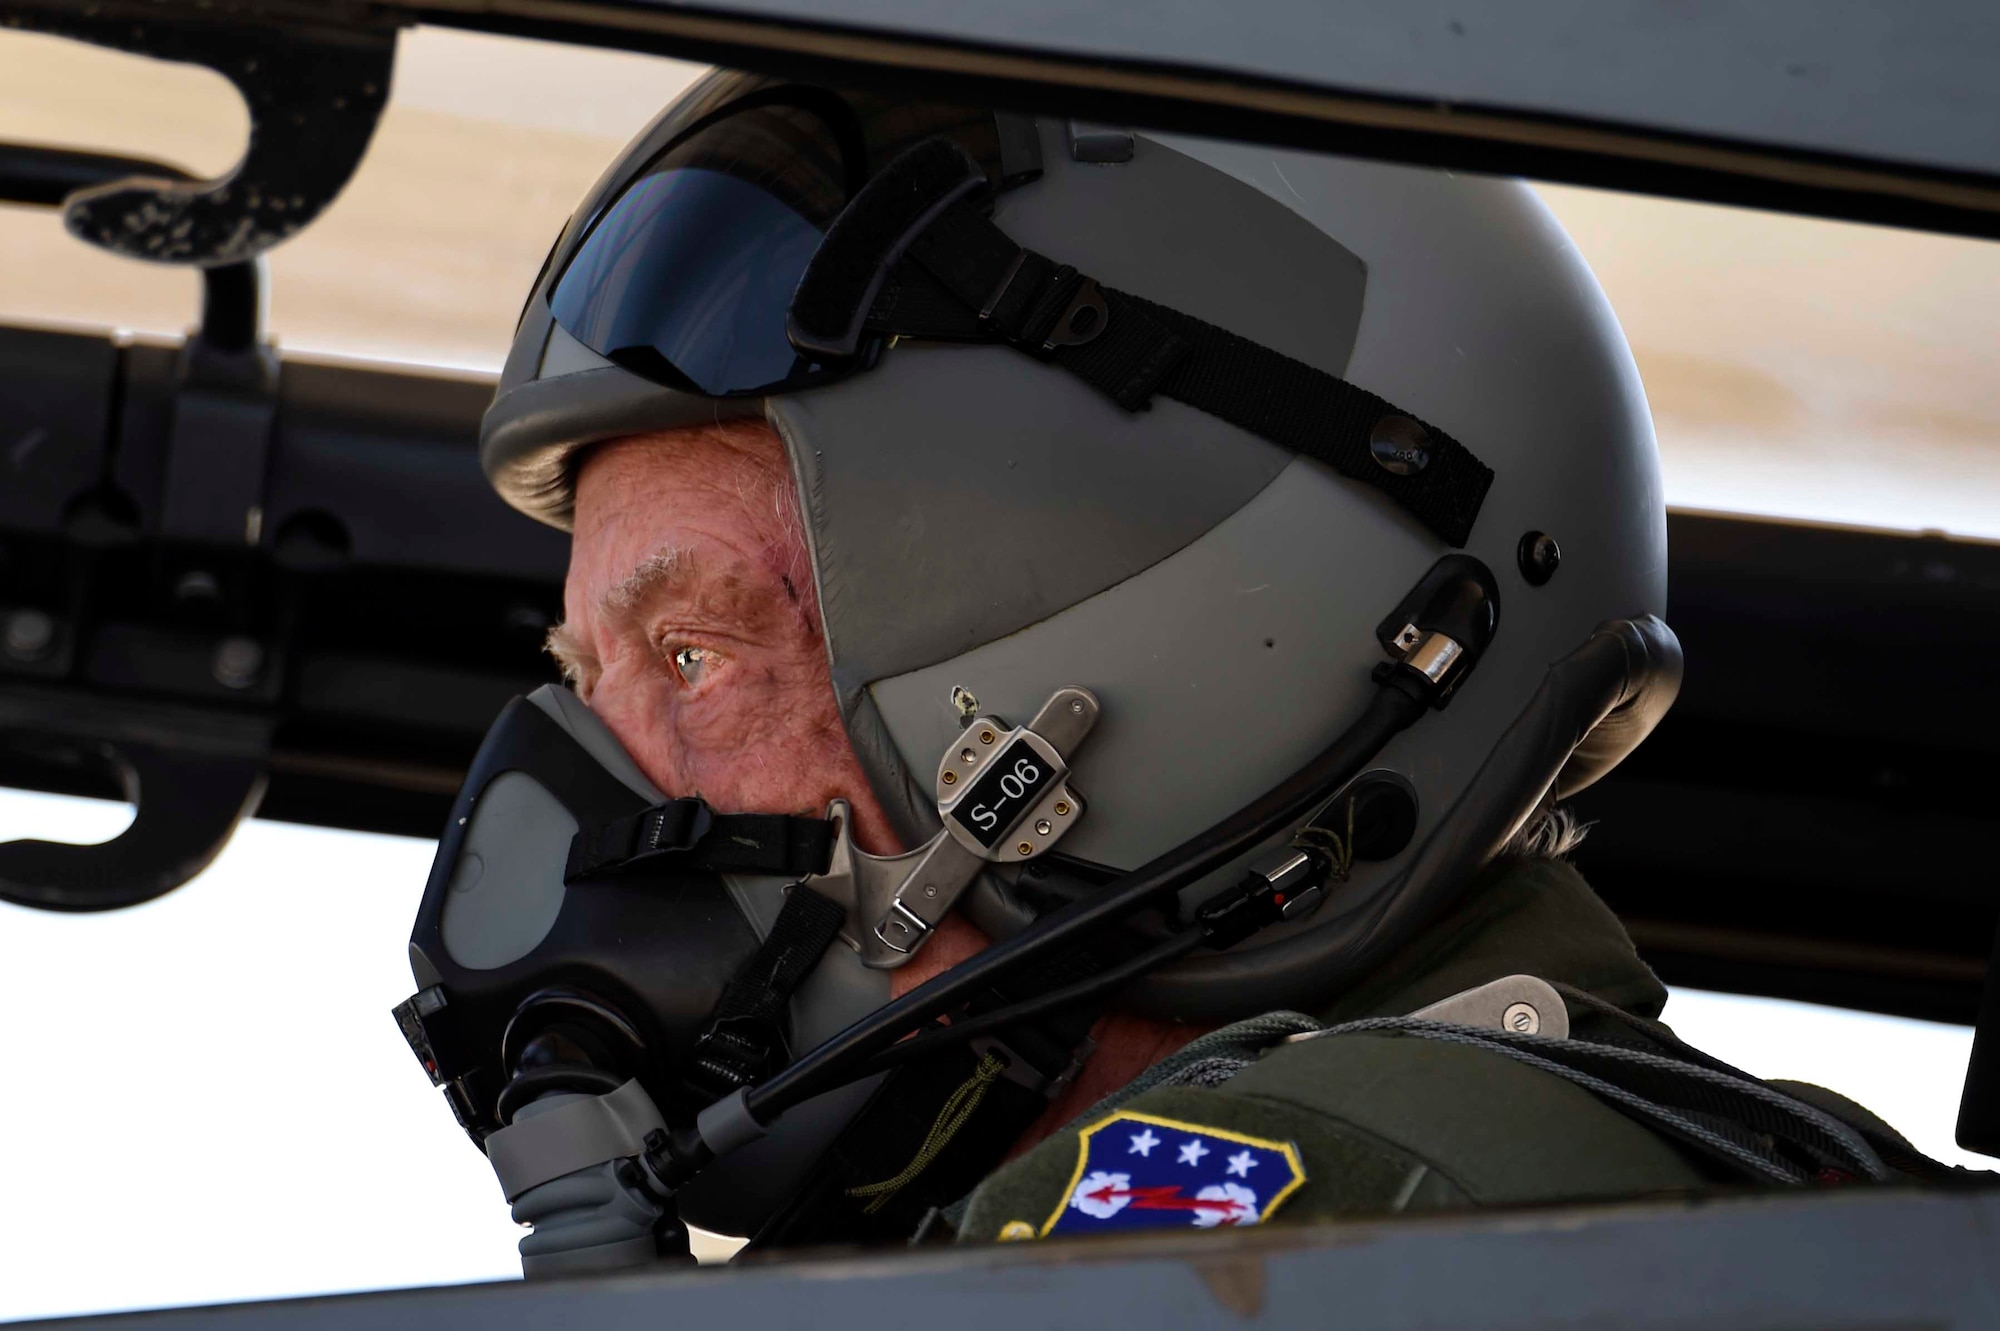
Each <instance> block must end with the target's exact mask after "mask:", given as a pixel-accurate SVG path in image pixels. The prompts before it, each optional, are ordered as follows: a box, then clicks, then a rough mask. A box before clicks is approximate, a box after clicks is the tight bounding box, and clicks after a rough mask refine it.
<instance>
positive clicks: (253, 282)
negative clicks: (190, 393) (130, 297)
mask: <svg viewBox="0 0 2000 1331" xmlns="http://www.w3.org/2000/svg"><path fill="white" fill-rule="evenodd" d="M134 179H138V180H161V181H169V182H186V181H191V180H194V179H195V177H194V176H193V175H192V174H190V173H189V172H186V171H183V170H182V169H181V168H179V167H177V166H172V165H170V164H168V163H166V162H160V161H154V160H152V159H150V158H144V157H124V156H120V155H118V154H116V153H99V152H87V151H85V150H83V149H81V148H52V147H46V146H43V145H39V144H28V143H0V202H6V203H19V204H26V205H28V206H30V207H35V208H60V207H62V206H63V205H64V204H65V203H66V202H68V200H69V198H70V196H71V195H73V194H75V193H76V192H77V191H79V190H85V189H95V188H97V187H99V186H101V185H106V184H109V183H110V182H112V181H116V180H134ZM201 278H202V295H201V325H200V328H201V334H200V335H201V339H202V340H203V341H204V342H205V343H207V344H208V345H209V346H212V347H214V348H215V349H216V350H218V351H226V352H239V351H248V350H249V349H250V348H252V347H254V346H256V345H257V343H258V341H259V340H261V338H262V337H263V331H264V265H263V261H262V260H261V259H246V260H242V261H239V262H236V263H225V264H218V265H216V266H213V267H208V268H204V269H202V272H201Z"/></svg>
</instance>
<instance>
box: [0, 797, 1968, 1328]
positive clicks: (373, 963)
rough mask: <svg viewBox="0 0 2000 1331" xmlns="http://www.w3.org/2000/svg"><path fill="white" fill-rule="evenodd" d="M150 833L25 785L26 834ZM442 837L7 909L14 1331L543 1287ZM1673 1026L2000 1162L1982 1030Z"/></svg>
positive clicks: (19, 812) (262, 826)
mask: <svg viewBox="0 0 2000 1331" xmlns="http://www.w3.org/2000/svg"><path fill="white" fill-rule="evenodd" d="M129 817H130V814H129V810H128V809H127V808H126V806H123V805H116V804H108V803H104V802H100V801H95V800H76V799H66V798H62V797H58V796H53V795H39V794H30V793H27V792H23V791H9V790H0V841H4V840H10V839H13V838H15V837H21V836H37V837H42V838H45V839H55V840H68V841H92V840H101V839H103V838H105V837H108V836H110V835H113V834H114V833H116V832H117V831H118V830H120V829H121V828H122V827H123V826H124V825H125V824H126V823H127V822H128V821H129ZM432 849H433V848H432V844H431V843H430V842H427V841H418V840H411V839H407V838H401V837H386V836H370V835H362V834H358V833H352V832H332V831H327V830H324V829H319V828H307V827H299V826H295V825H291V824H285V823H269V822H250V823H247V824H245V825H244V826H243V828H242V829H241V830H240V831H239V832H238V833H237V836H236V839H235V841H234V842H233V843H232V844H231V846H230V847H229V849H228V850H227V851H226V852H225V853H224V854H223V856H222V857H221V858H220V859H219V860H217V861H216V863H215V865H214V866H213V867H211V868H210V869H209V870H208V872H207V873H205V874H203V875H202V876H201V877H200V878H197V879H196V880H195V881H194V882H192V883H190V884H188V885H187V886H186V887H183V888H181V889H180V890H179V891H177V892H173V893H171V894H169V895H168V896H166V897H164V898H162V899H160V900H159V901H156V902H152V903H150V904H148V905H145V906H140V907H136V908H134V909H132V910H126V911H117V912H113V913H110V914H106V915H57V914H50V913H46V912H42V911H33V910H26V909H22V908H20V907H14V906H0V1011H5V1012H8V1013H12V1014H15V1019H14V1021H13V1022H12V1023H10V1027H9V1030H8V1039H7V1046H8V1048H7V1057H8V1059H9V1062H10V1065H11V1066H12V1067H13V1068H14V1069H15V1073H14V1075H13V1076H12V1077H11V1078H10V1080H9V1087H10V1090H9V1094H8V1095H6V1096H5V1097H0V1179H4V1180H5V1181H6V1183H5V1190H6V1198H7V1204H6V1205H5V1206H4V1207H0V1320H10V1319H15V1318H24V1317H35V1316H44V1317H46V1316H53V1315H57V1314H65V1313H84V1312H104V1311H111V1310H115V1309H122V1308H143V1307H156V1306H162V1305H171V1304H191V1303H211V1302H222V1301H229V1300H239V1299H257V1298H276V1297H283V1296H287V1295H303V1294H320V1293H331V1292H336V1291H341V1290H357V1289H381V1288H390V1287H397V1286H408V1285H424V1284H443V1283H449V1282H459V1281H472V1280H502V1279H512V1278H514V1277H515V1276H516V1275H517V1274H518V1272H519V1266H518V1264H517V1259H516V1256H515V1252H514V1244H515V1241H516V1240H517V1239H518V1237H519V1235H520V1233H521V1231H520V1230H518V1229H517V1228H515V1226H514V1225H513V1223H512V1222H511V1221H510V1220H509V1218H508V1215H507V1207H506V1204H505V1202H504V1201H503V1200H502V1199H501V1196H500V1191H499V1187H498V1185H497V1184H496V1183H495V1182H494V1180H493V1175H492V1173H491V1171H490V1170H489V1169H488V1168H487V1166H486V1162H485V1159H484V1157H482V1156H481V1155H480V1154H479V1152H478V1151H477V1150H475V1149H474V1148H473V1146H472V1145H471V1144H470V1143H469V1142H468V1141H467V1140H466V1138H465V1137H464V1136H463V1135H462V1134H461V1133H460V1132H459V1130H458V1127H457V1125H456V1124H455V1123H453V1121H452V1117H451V1113H450V1111H449V1110H447V1109H446V1107H445V1105H444V1103H443V1101H442V1100H441V1099H440V1098H439V1095H438V1092H437V1091H435V1090H434V1089H433V1088H432V1087H431V1085H430V1082H429V1080H428V1079H427V1078H426V1077H425V1076H424V1074H423V1072H422V1070H421V1069H420V1068H419V1067H418V1066H417V1063H416V1060H415V1059H414V1058H413V1057H411V1055H410V1052H409V1048H408V1047H407V1046H406V1045H405V1044H404V1043H403V1040H402V1037H401V1036H400V1035H399V1034H398V1033H397V1030H396V1025H395V1022H394V1021H393V1019H392V1018H391V1017H390V1016H389V1009H390V1008H391V1007H393V1006H394V1005H395V1004H396V1003H398V1002H400V1001H401V1000H402V999H404V998H405V997H407V996H408V995H409V993H410V991H411V988H412V987H413V986H412V982H411V979H410V971H409V963H408V961H407V959H406V956H405V952H404V945H405V943H406V941H407V939H408V937H409V930H410V921H411V917H412V916H413V915H414V914H415V912H416V907H417V900H418V898H419V896H420V895H421V894H422V891H423V883H424V878H425V876H426V873H427V872H428V870H429V867H430V859H431V853H432ZM1666 1015H1667V1019H1668V1020H1669V1021H1671V1022H1672V1023H1673V1024H1674V1025H1675V1027H1676V1029H1678V1030H1679V1031H1680V1033H1681V1034H1682V1035H1683V1036H1686V1037H1688V1038H1689V1039H1691V1040H1692V1041H1693V1042H1694V1043H1696V1044H1698V1045H1700V1046H1702V1047H1704V1048H1706V1049H1708V1050H1709V1051H1711V1052H1712V1053H1715V1054H1717V1055H1719V1056H1720V1057H1723V1058H1726V1059H1728V1060H1730V1061H1731V1062H1734V1063H1736V1064H1737V1065H1739V1066H1741V1067H1743V1068H1745V1069H1747V1070H1748V1071H1751V1072H1754V1073H1757V1074H1759V1075H1762V1076H1789V1077H1797V1078H1802V1079H1804V1080H1809V1081H1817V1082H1819V1083H1821V1084H1822V1085H1826V1086H1830V1087H1832V1088H1834V1089H1836V1090H1839V1091H1842V1092H1845V1093H1846V1094H1848V1095H1850V1096H1852V1097H1854V1098H1855V1099H1857V1100H1859V1101H1861V1102H1862V1103H1864V1104H1867V1105H1869V1106H1870V1107H1872V1108H1873V1109H1875V1110H1876V1111H1877V1112H1879V1113H1881V1114H1882V1115H1883V1116H1884V1117H1886V1118H1887V1119H1889V1121H1890V1122H1892V1123H1894V1124H1895V1125H1896V1126H1897V1127H1899V1128H1901V1129H1902V1130H1903V1131H1904V1132H1906V1133H1907V1134H1909V1136H1910V1137H1911V1138H1912V1139H1913V1140H1914V1141H1915V1142H1916V1143H1917V1145H1918V1146H1920V1147H1921V1148H1923V1149H1924V1150H1926V1151H1929V1152H1930V1153H1931V1154H1933V1155H1936V1156H1939V1157H1940V1158H1943V1159H1947V1160H1951V1161H1954V1162H1956V1163H1961V1164H1969V1165H1974V1166H1976V1167H1985V1166H1987V1165H1990V1164H1992V1162H1991V1161H1985V1160H1983V1158H1981V1157H1977V1156H1973V1155H1970V1154H1968V1153H1965V1152H1960V1151H1958V1150H1957V1149H1956V1148H1955V1147H1954V1146H1953V1145H1952V1142H1951V1133H1952V1122H1953V1119H1954V1117H1955V1115H1956V1112H1957V1104H1958V1092H1959V1085H1960V1082H1961V1080H1962V1079H1963V1077H1964V1072H1965V1063H1966V1058H1967V1055H1968V1053H1969V1050H1970V1046H1971V1032H1970V1031H1969V1030H1968V1029H1967V1028H1964V1027H1955V1026H1940V1025H1934V1024H1932V1023H1929V1022H1918V1021H1904V1020H1899V1019H1896V1018H1890V1017H1878V1016H1871V1015H1865V1014H1860V1013H1851V1012H1843V1011H1840V1010H1838V1009H1832V1008H1818V1007H1813V1006H1810V1005H1807V1004H1802V1003H1777V1002H1768V1001H1762V1000H1756V999H1746V998H1737V997H1731V996H1727V995H1718V994H1707V993H1700V992H1696V991H1682V992H1678V993H1676V994H1675V995H1674V997H1673V1000H1672V1001H1671V1003H1670V1004H1669V1005H1668V1008H1667V1014H1666ZM24 1070H32V1080H31V1079H29V1078H28V1077H27V1076H25V1075H23V1072H24Z"/></svg>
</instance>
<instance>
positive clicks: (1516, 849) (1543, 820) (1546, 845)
mask: <svg viewBox="0 0 2000 1331" xmlns="http://www.w3.org/2000/svg"><path fill="white" fill-rule="evenodd" d="M1590 828H1591V825H1590V824H1589V823H1586V822H1584V821H1583V820H1582V819H1580V818H1578V817H1577V816H1576V812H1575V810H1573V809H1571V808H1570V807H1569V806H1568V805H1567V804H1557V803H1556V802H1555V801H1554V799H1552V798H1549V797H1546V796H1545V797H1544V798H1543V800H1542V802H1541V803H1540V804H1538V805H1536V806H1535V811H1534V812H1533V813H1531V814H1529V815H1528V817H1527V820H1526V821H1525V822H1523V823H1522V824H1521V825H1520V826H1519V827H1517V828H1515V829H1514V835H1513V836H1510V837H1508V838H1507V844H1506V845H1504V846H1502V847H1500V854H1499V855H1498V856H1496V857H1495V858H1497V859H1518V860H1562V859H1568V858H1569V856H1570V854H1571V853H1572V852H1573V851H1575V850H1576V848H1577V847H1578V846H1580V845H1582V844H1583V839H1584V837H1586V836H1588V835H1589V834H1590Z"/></svg>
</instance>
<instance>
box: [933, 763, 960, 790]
mask: <svg viewBox="0 0 2000 1331" xmlns="http://www.w3.org/2000/svg"><path fill="white" fill-rule="evenodd" d="M938 780H940V781H942V782H944V783H945V784H946V785H947V786H955V785H957V784H958V773H956V772H954V771H952V770H951V769H950V768H949V767H947V768H945V769H944V772H943V774H942V775H940V776H939V777H938Z"/></svg>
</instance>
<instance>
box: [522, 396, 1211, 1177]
mask: <svg viewBox="0 0 2000 1331" xmlns="http://www.w3.org/2000/svg"><path fill="white" fill-rule="evenodd" d="M563 598H564V604H565V612H566V615H567V618H566V620H565V622H564V624H563V625H562V626H561V627H560V628H558V629H557V630H556V631H555V632H554V633H552V634H551V635H550V644H549V645H550V650H551V651H552V652H554V654H555V655H556V657H557V659H558V660H559V661H561V663H562V664H563V667H564V670H565V672H566V673H567V674H568V675H569V677H570V680H571V682H572V685H573V686H574V687H575V688H576V690H577V692H578V694H579V695H580V696H581V697H582V698H583V699H584V700H585V701H586V702H588V703H589V704H590V707H591V710H592V711H594V712H595V713H596V714H597V715H598V716H599V717H601V718H603V720H604V722H605V724H606V725H608V726H609V727H610V728H611V731H612V733H613V734H615V735H617V737H618V739H619V740H620V742H622V743H623V744H624V746H625V748H626V749H627V750H628V751H629V752H630V753H631V754H632V757H633V759H634V760H635V761H636V762H637V763H638V764H639V767H640V770H642V771H644V772H645V774H646V775H647V776H648V777H649V778H651V780H652V781H653V783H654V784H655V785H657V786H659V787H660V789H661V790H663V791H665V792H666V793H667V794H668V795H671V796H677V797H678V796H687V795H695V794H699V795H700V796H701V797H702V798H703V799H705V800H707V801H708V802H709V803H710V804H711V805H713V806H714V807H716V808H718V809H724V810H730V811H741V812H760V813H802V814H810V815H815V816H816V815H818V814H820V813H822V812H824V810H825V808H826V805H827V802H828V801H829V800H831V799H835V798H841V799H846V800H847V801H848V802H849V803H850V804H851V805H852V806H853V809H854V834H855V840H856V841H857V842H858V843H859V845H860V846H861V848H862V849H863V850H866V851H868V852H870V853H872V854H877V855H889V854H895V853H897V852H899V851H901V850H904V849H906V847H904V846H903V845H902V844H901V843H900V842H899V841H898V840H897V838H896V834H895V832H894V831H893V830H892V829H891V827H890V825H889V820H888V817H887V815H886V814H885V813H884V812H883V810H882V806H881V802H880V801H879V800H877V799H876V797H875V794H874V792H873V791H872V790H871V789H870V788H869V785H868V780H867V777H866V776H865V775H864V774H863V772H862V770H861V764H860V762H859V761H858V760H857V759H856V757H855V756H854V750H853V747H852V745H851V744H850V743H849V741H848V738H847V731H846V729H845V727H844V726H843V725H842V724H841V720H840V713H839V708H838V704H837V701H836V698H835V695H834V690H833V681H832V677H831V674H830V671H829V667H828V663H827V655H826V643H825V639H824V636H823V632H822V628H821V621H820V613H819V605H818V600H817V596H816V591H815V588H814V584H813V578H812V569H811V563H810V560H809V558H808V556H807V553H806V545H805V535H804V528H803V526H802V524H801V522H800V519H799V516H798V511H797V499H796V495H795V492H794V490H793V487H792V482H791V476H790V470H789V466H788V464H787V462H786V459H785V455H784V446H783V444H782V443H781V442H780V440H779V439H778V437H777V435H776V434H775V433H774V432H773V431H772V430H771V429H770V427H769V426H767V425H764V424H763V423H762V422H748V421H731V422H728V423H726V424H724V425H720V426H704V427H690V428H688V429H683V430H675V431H668V432H665V433H661V434H651V435H639V436H634V437H632V438H628V439H621V440H617V441H615V442H613V443H610V444H605V445H601V446H599V447H597V448H596V449H594V450H593V451H592V452H591V454H590V455H589V456H588V457H587V458H586V459H585V461H584V463H583V466H582V468H581V470H580V472H579V474H578V477H577V484H576V524H575V535H574V540H573V543H572V546H571V551H570V567H569V578H568V581H567V583H566V584H565V586H564V589H563ZM986 945H987V940H986V938H985V936H984V935H983V934H981V933H980V932H979V931H978V930H977V929H975V928H974V927H973V926H972V925H970V924H968V923H967V922H966V921H965V920H964V919H963V918H961V917H960V916H958V915H956V914H954V915H951V916H948V917H947V918H946V919H945V921H944V923H943V925H942V926H941V927H940V928H939V929H938V931H937V933H936V934H935V935H933V936H932V938H931V940H930V942H929V943H927V944H926V945H925V947H924V949H923V951H921V952H920V953H918V954H917V956H916V958H915V959H914V960H912V961H911V962H910V963H909V964H908V965H906V966H904V967H902V968H901V969H899V970H896V971H893V972H891V983H892V991H893V992H894V993H895V994H897V995H901V994H904V993H907V992H908V991H909V990H911V989H913V988H915V987H916V986H917V985H919V984H921V983H922V982H923V981H925V980H927V979H929V978H931V977H932V976H934V975H936V974H938V973H939V972H941V971H943V970H945V969H947V968H948V967H950V966H953V965H956V964H957V963H958V962H960V961H963V960H965V959H966V958H967V957H970V956H972V955H973V954H974V953H977V952H978V951H980V950H981V949H982V948H984V947H985V946H986ZM1197 1033H1198V1031H1197V1030H1195V1029H1194V1028H1190V1027H1183V1026H1177V1025H1171V1024H1168V1023H1163V1022H1154V1021H1147V1020H1143V1019H1140V1018H1136V1017H1129V1016H1123V1015H1115V1014H1114V1015H1111V1016H1107V1017H1106V1018H1104V1019H1102V1020H1100V1021H1099V1023H1098V1026H1097V1029H1096V1030H1095V1031H1093V1032H1092V1034H1093V1036H1094V1038H1095V1039H1096V1040H1097V1042H1098V1051H1097V1053H1096V1054H1095V1055H1094V1056H1093V1057H1092V1059H1091V1060H1090V1062H1089V1063H1088V1064H1087V1065H1086V1067H1085V1068H1084V1071H1083V1074H1082V1075H1081V1076H1079V1077H1078V1078H1077V1080H1076V1082H1075V1083H1074V1084H1073V1085H1072V1086H1071V1087H1070V1088H1069V1091H1068V1092H1067V1093H1066V1094H1065V1095H1064V1096H1063V1097H1062V1098H1061V1099H1060V1100H1058V1101H1057V1102H1056V1103H1055V1104H1054V1105H1052V1106H1051V1107H1050V1110H1049V1112H1048V1113H1047V1114H1046V1115H1044V1117H1043V1120H1042V1122H1041V1123H1039V1124H1037V1126H1036V1129H1035V1130H1033V1131H1031V1132H1030V1133H1029V1134H1028V1136H1027V1137H1026V1138H1024V1139H1023V1141H1022V1143H1021V1146H1022V1147H1025V1146H1026V1145H1028V1144H1031V1143H1032V1142H1033V1141H1034V1140H1037V1139H1038V1138H1039V1137H1040V1136H1041V1135H1043V1134H1044V1133H1045V1132H1046V1131H1049V1130H1053V1128H1055V1127H1056V1126H1058V1125H1060V1124H1061V1123H1063V1122H1064V1121H1066V1120H1067V1119H1068V1118H1070V1117H1072V1116H1073V1115H1074V1114H1076V1113H1079V1112H1081V1111H1082V1110H1083V1109H1084V1108H1086V1107H1088V1106H1089V1105H1090V1104H1091V1103H1093V1102H1094V1101H1096V1100H1097V1099H1099V1098H1101V1097H1102V1096H1103V1095H1105V1094H1106V1093H1108V1092H1109V1091H1111V1090H1113V1089H1116V1088H1117V1087H1118V1086H1121V1085H1123V1084H1124V1083H1125V1082H1127V1081H1129V1080H1130V1079H1131V1078H1132V1077H1133V1076H1135V1075H1136V1074H1137V1073H1138V1072H1139V1071H1140V1070H1142V1069H1143V1068H1145V1067H1147V1066H1148V1065H1150V1064H1151V1063H1153V1062H1154V1061H1156V1060H1157V1059H1159V1058H1161V1057H1163V1056H1165V1055H1166V1054H1167V1053H1170V1052H1172V1051H1173V1050H1174V1049H1176V1048H1178V1047H1179V1046H1180V1045H1182V1044H1184V1043H1186V1041H1187V1040H1189V1039H1191V1038H1192V1037H1193V1036H1194V1035H1195V1034H1197Z"/></svg>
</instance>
